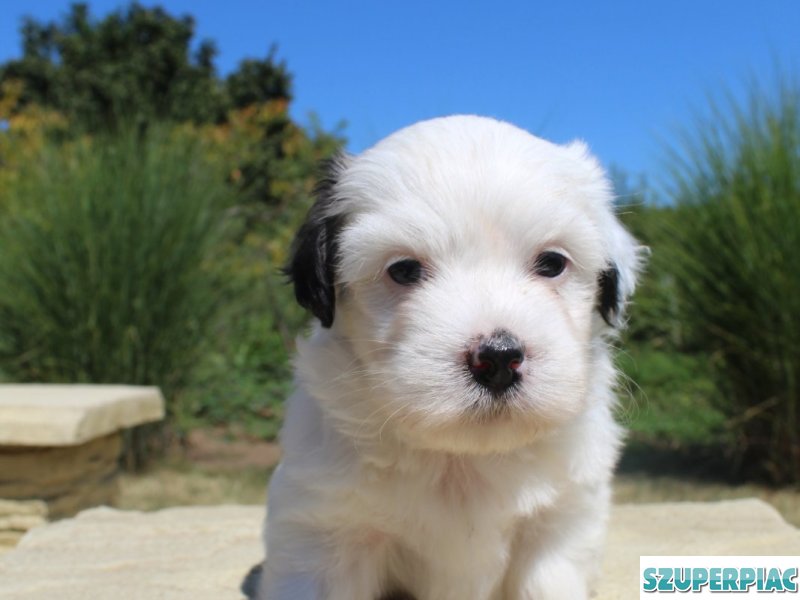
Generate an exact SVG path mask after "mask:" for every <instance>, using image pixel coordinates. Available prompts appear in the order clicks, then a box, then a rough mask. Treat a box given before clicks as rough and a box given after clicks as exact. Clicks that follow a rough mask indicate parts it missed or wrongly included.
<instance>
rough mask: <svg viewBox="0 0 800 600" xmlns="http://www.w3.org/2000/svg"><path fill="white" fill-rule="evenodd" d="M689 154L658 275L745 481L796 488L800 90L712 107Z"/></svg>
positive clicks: (759, 92) (680, 165) (799, 476)
mask: <svg viewBox="0 0 800 600" xmlns="http://www.w3.org/2000/svg"><path fill="white" fill-rule="evenodd" d="M726 115H729V116H726ZM682 150H683V152H681V153H680V154H678V153H676V155H675V161H674V169H673V172H672V174H673V176H674V181H675V193H676V198H677V201H678V207H677V210H678V215H677V216H678V218H677V219H676V220H675V227H674V228H673V229H672V232H671V233H672V236H673V239H672V243H670V244H669V245H668V246H665V247H663V248H661V249H660V250H661V251H662V252H663V253H664V258H663V260H661V262H660V265H661V268H664V269H665V270H667V271H668V272H669V274H670V275H671V276H672V277H673V279H674V281H675V290H676V293H677V295H678V296H677V300H678V302H677V304H678V307H679V317H680V319H681V320H682V321H683V323H684V326H685V331H686V338H685V340H684V343H685V344H686V345H687V346H688V348H689V349H690V350H694V351H699V352H703V353H705V354H706V355H707V356H708V357H709V366H710V368H711V370H712V373H713V375H714V377H715V380H716V383H717V387H718V389H719V391H720V392H721V393H720V397H721V398H723V399H724V403H723V404H722V405H721V409H722V410H723V411H724V412H725V414H726V416H727V419H728V423H727V424H728V427H729V428H731V431H732V434H733V437H732V439H733V440H734V443H733V445H732V447H731V449H732V451H733V452H734V454H735V456H736V458H737V463H736V464H737V466H738V467H739V470H740V472H741V473H742V474H752V473H753V471H754V469H757V470H758V472H760V473H761V474H767V475H768V476H769V477H770V478H771V479H772V480H773V481H776V482H782V481H799V480H800V269H798V267H797V256H798V253H799V252H800V87H798V86H797V85H796V84H794V83H790V84H787V83H784V84H782V85H781V86H780V88H779V90H778V92H777V93H776V94H770V93H768V92H766V91H764V89H763V88H759V87H758V86H756V87H754V91H753V92H752V93H751V95H750V97H749V101H748V103H747V104H746V105H744V106H743V105H741V104H737V103H736V102H733V101H731V103H730V107H729V110H725V111H723V110H720V109H719V108H718V107H716V106H713V107H712V117H711V118H709V119H707V120H704V121H702V122H700V123H699V124H698V125H697V126H696V127H695V129H694V132H693V133H691V134H688V135H686V136H685V145H684V147H683V148H682ZM679 156H680V158H678V157H679ZM656 251H658V249H657V250H656ZM687 417H688V418H691V415H688V416H687Z"/></svg>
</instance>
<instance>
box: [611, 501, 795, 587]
mask: <svg viewBox="0 0 800 600" xmlns="http://www.w3.org/2000/svg"><path fill="white" fill-rule="evenodd" d="M716 554H719V555H740V556H758V555H770V554H772V555H789V556H793V555H800V531H799V530H797V529H796V528H794V527H792V526H791V525H789V524H788V523H786V521H784V520H783V518H782V517H781V516H780V514H778V512H777V511H776V510H775V509H774V508H772V506H770V505H769V504H767V503H766V502H763V501H761V500H756V499H754V498H753V499H744V500H729V501H725V502H672V503H668V504H624V505H620V506H616V507H615V508H614V511H613V513H612V516H611V524H610V528H609V536H608V542H607V544H606V551H605V561H604V566H603V573H604V575H603V577H602V579H601V580H600V582H599V585H598V586H597V592H598V594H597V599H596V600H618V599H619V600H623V599H627V598H631V599H632V600H633V599H635V598H638V597H639V595H638V592H637V589H638V585H639V556H651V555H655V556H679V555H686V556H691V555H716Z"/></svg>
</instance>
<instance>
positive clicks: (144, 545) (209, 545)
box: [0, 500, 800, 600]
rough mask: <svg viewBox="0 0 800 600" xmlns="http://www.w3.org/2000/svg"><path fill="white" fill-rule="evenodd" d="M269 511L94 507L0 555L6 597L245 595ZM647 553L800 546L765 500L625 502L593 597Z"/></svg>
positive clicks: (607, 594) (615, 594) (618, 591)
mask: <svg viewBox="0 0 800 600" xmlns="http://www.w3.org/2000/svg"><path fill="white" fill-rule="evenodd" d="M263 516H264V513H263V508H262V507H260V506H218V507H186V508H170V509H165V510H161V511H158V512H154V513H139V512H126V511H118V510H113V509H109V508H98V509H92V510H88V511H85V512H82V513H81V514H80V515H78V516H77V517H76V518H74V519H69V520H65V521H60V522H58V523H52V524H49V525H46V526H44V527H40V528H37V529H34V530H32V531H30V532H29V533H28V534H27V535H26V536H25V537H24V538H23V539H22V541H21V542H20V545H19V546H18V547H17V548H16V549H15V550H13V551H11V552H8V553H6V554H5V555H3V556H0V597H2V598H3V599H4V600H23V599H25V600H37V599H41V600H52V598H58V599H59V600H84V599H85V598H122V599H124V598H160V599H166V600H171V599H174V600H179V599H187V600H189V599H192V600H203V599H206V598H207V599H208V600H212V599H213V600H222V599H225V598H232V599H233V598H241V595H240V593H239V591H238V587H239V584H240V583H241V580H242V578H243V577H244V575H245V574H246V573H247V571H248V570H249V569H250V567H251V566H253V565H254V564H255V563H257V562H259V561H260V560H261V557H262V548H261V541H260V539H259V533H260V529H261V523H262V519H263ZM642 554H656V555H658V554H663V555H676V554H677V555H680V554H742V555H758V554H785V555H800V531H798V530H797V529H795V528H794V527H792V526H790V525H788V524H787V523H786V522H784V521H783V520H782V519H781V517H780V515H778V513H777V512H775V510H774V509H773V508H772V507H770V506H769V505H767V504H765V503H764V502H761V501H760V500H735V501H728V502H717V503H671V504H635V505H634V504H628V505H620V506H617V507H615V508H614V512H613V515H612V519H611V529H610V532H609V539H608V544H607V548H606V560H605V565H604V569H603V573H604V574H603V577H602V579H601V581H600V582H599V585H598V590H597V595H596V596H595V600H627V599H631V600H635V599H636V598H638V592H637V588H638V570H639V555H642Z"/></svg>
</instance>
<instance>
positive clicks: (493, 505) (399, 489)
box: [372, 458, 553, 559]
mask: <svg viewBox="0 0 800 600" xmlns="http://www.w3.org/2000/svg"><path fill="white" fill-rule="evenodd" d="M426 467H427V468H424V469H420V470H419V471H416V472H411V473H403V472H398V473H395V474H394V475H393V476H392V477H390V478H389V480H388V481H386V480H384V481H383V482H381V484H380V485H378V486H376V489H375V490H373V491H375V492H376V494H375V496H373V498H372V502H374V504H373V508H374V509H376V511H375V512H374V513H373V515H376V516H377V519H376V521H377V523H376V524H379V523H383V524H385V525H386V526H388V527H387V529H388V530H389V531H387V533H388V534H389V537H390V538H393V539H396V540H397V541H398V542H400V543H401V544H402V545H404V546H408V547H411V548H414V549H415V552H418V553H419V552H422V553H427V551H430V552H431V553H433V554H439V553H441V552H448V553H451V554H452V553H456V554H459V555H464V554H465V553H466V554H469V553H474V552H475V551H476V549H480V553H481V554H483V553H484V552H488V553H495V554H496V553H499V554H503V555H504V554H506V553H507V551H508V547H509V546H510V544H511V542H512V540H513V536H514V534H515V526H516V524H517V523H518V522H519V521H520V520H521V519H525V518H528V517H530V516H531V515H532V513H533V512H535V510H536V509H538V508H540V507H541V505H544V504H546V503H548V502H549V501H550V500H551V498H552V496H553V494H552V491H553V490H552V487H551V486H547V485H542V484H540V483H539V482H536V481H533V480H531V479H530V478H528V477H525V476H523V474H522V473H518V472H517V470H516V469H513V468H509V467H508V466H503V465H500V466H498V465H489V466H486V465H476V464H474V463H472V462H470V461H465V460H460V459H458V458H452V459H445V460H443V461H442V462H441V463H440V464H433V465H426ZM531 498H536V499H537V501H536V502H533V503H532V502H531ZM462 558H464V559H466V556H463V557H462Z"/></svg>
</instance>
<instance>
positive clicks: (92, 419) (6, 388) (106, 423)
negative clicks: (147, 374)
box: [0, 384, 164, 446]
mask: <svg viewBox="0 0 800 600" xmlns="http://www.w3.org/2000/svg"><path fill="white" fill-rule="evenodd" d="M163 418H164V398H163V397H162V396H161V392H160V391H159V389H158V388H156V387H142V386H127V385H50V384H10V385H0V446H71V445H76V444H81V443H83V442H86V441H88V440H91V439H93V438H96V437H100V436H103V435H106V434H109V433H112V432H115V431H118V430H120V429H124V428H127V427H133V426H135V425H140V424H142V423H148V422H151V421H160V420H161V419H163Z"/></svg>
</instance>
